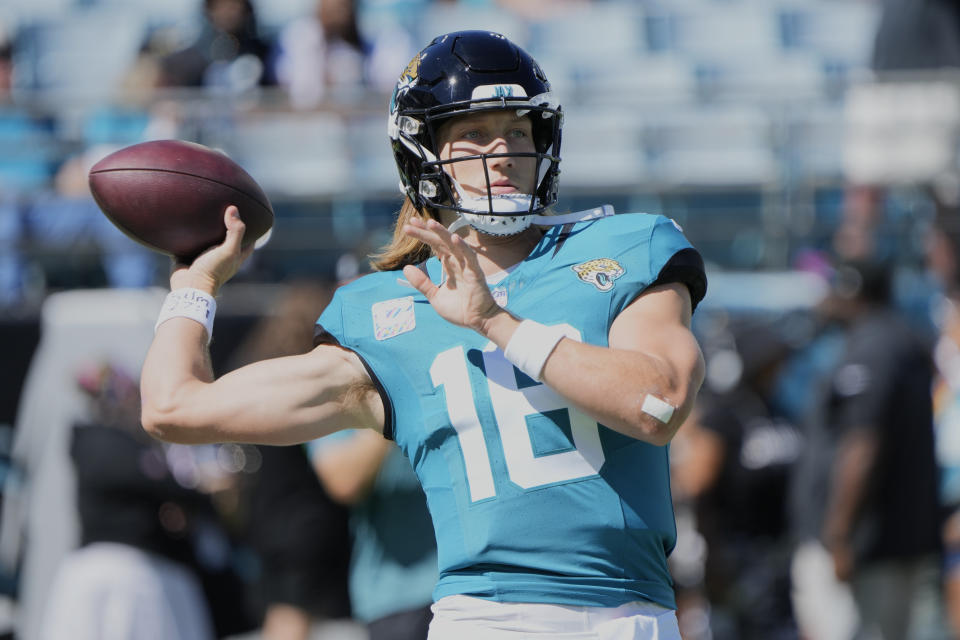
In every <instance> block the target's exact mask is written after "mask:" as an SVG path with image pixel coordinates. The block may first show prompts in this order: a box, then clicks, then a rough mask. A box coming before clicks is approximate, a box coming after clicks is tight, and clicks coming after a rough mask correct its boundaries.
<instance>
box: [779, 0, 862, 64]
mask: <svg viewBox="0 0 960 640" xmlns="http://www.w3.org/2000/svg"><path fill="white" fill-rule="evenodd" d="M879 5H880V3H877V2H858V1H855V0H808V1H805V2H794V3H790V4H785V5H783V6H782V7H781V9H780V20H781V24H782V26H783V35H784V41H785V45H786V46H787V47H789V48H794V49H803V50H807V51H810V52H813V53H815V54H817V55H819V56H820V57H821V58H823V59H824V60H825V61H827V62H828V63H832V64H834V65H840V66H842V67H844V68H845V69H852V68H863V67H866V66H867V65H868V63H869V60H870V55H871V53H872V51H873V39H874V36H875V34H876V29H877V24H878V22H879V19H880V6H879Z"/></svg>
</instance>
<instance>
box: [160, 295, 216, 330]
mask: <svg viewBox="0 0 960 640" xmlns="http://www.w3.org/2000/svg"><path fill="white" fill-rule="evenodd" d="M216 313H217V301H216V300H215V299H214V297H213V296H211V295H210V294H209V293H207V292H206V291H201V290H200V289H191V288H189V287H187V288H183V289H176V290H174V291H171V292H170V293H168V294H167V297H166V299H165V300H164V301H163V306H162V307H161V308H160V317H158V318H157V324H155V325H154V327H153V330H154V332H156V330H157V328H158V327H159V326H160V325H161V324H163V323H164V322H166V321H167V320H169V319H170V318H190V319H191V320H195V321H196V322H199V323H200V324H202V325H203V328H204V329H206V330H207V344H210V340H211V339H212V338H213V317H214V316H215V315H216Z"/></svg>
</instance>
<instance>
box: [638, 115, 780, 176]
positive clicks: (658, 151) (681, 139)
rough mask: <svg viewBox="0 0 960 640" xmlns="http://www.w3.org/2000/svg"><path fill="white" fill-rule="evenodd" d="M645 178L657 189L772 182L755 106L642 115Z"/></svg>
mask: <svg viewBox="0 0 960 640" xmlns="http://www.w3.org/2000/svg"><path fill="white" fill-rule="evenodd" d="M646 116H647V123H646V124H647V131H648V134H647V138H646V139H647V142H648V145H649V147H650V150H651V154H652V159H651V173H652V175H653V176H654V177H655V178H656V180H657V181H658V182H659V183H661V184H663V185H667V186H670V185H674V186H676V185H684V186H695V185H699V186H735V185H744V186H747V185H764V184H772V183H774V182H775V181H776V180H777V179H778V176H779V166H778V164H777V158H776V154H775V152H774V147H773V137H772V129H771V122H770V119H769V116H768V114H767V113H765V112H764V111H763V110H761V109H760V108H758V107H753V106H745V105H714V106H709V107H686V108H675V109H661V110H658V112H653V111H652V110H651V111H648V112H647V113H646Z"/></svg>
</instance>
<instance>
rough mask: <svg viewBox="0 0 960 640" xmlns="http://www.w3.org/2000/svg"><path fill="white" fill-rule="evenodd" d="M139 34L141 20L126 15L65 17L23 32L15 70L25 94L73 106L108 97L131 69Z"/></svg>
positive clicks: (95, 12) (97, 13)
mask: <svg viewBox="0 0 960 640" xmlns="http://www.w3.org/2000/svg"><path fill="white" fill-rule="evenodd" d="M144 33H145V22H144V18H143V17H142V16H141V15H139V14H137V13H136V12H132V11H119V10H110V11H106V10H97V9H95V8H93V9H89V10H85V11H74V12H70V13H68V14H67V15H65V16H62V17H60V18H55V19H50V20H45V21H39V22H36V23H34V24H32V25H30V26H29V27H26V28H25V29H24V34H23V35H24V39H23V41H22V45H21V46H22V49H21V50H19V51H18V69H20V70H21V71H22V72H23V73H25V74H26V76H27V83H26V86H24V87H23V88H25V89H30V90H42V91H46V92H49V94H51V95H53V94H56V95H62V96H69V98H70V99H71V100H72V101H74V102H73V104H74V105H76V104H77V103H78V102H85V101H95V102H102V101H105V100H107V99H109V98H111V97H112V95H113V93H114V91H115V89H116V87H117V86H118V84H119V82H120V79H121V78H122V77H123V75H124V74H125V73H126V72H127V71H128V69H129V68H130V66H131V65H132V63H133V61H134V59H135V57H136V55H137V51H138V50H139V48H140V43H141V40H142V38H143V35H144Z"/></svg>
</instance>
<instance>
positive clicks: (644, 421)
mask: <svg viewBox="0 0 960 640" xmlns="http://www.w3.org/2000/svg"><path fill="white" fill-rule="evenodd" d="M699 353H700V352H699V350H698V349H697V350H691V351H690V353H689V354H684V356H682V357H678V356H674V357H671V358H669V359H667V358H664V357H662V356H657V355H653V354H650V353H644V352H641V351H630V350H626V349H611V348H607V347H598V346H594V345H588V344H582V343H579V342H576V341H574V340H569V339H564V340H561V341H560V343H559V344H557V346H556V348H555V349H554V351H553V353H552V354H551V355H550V358H549V359H548V360H547V363H546V366H545V367H544V370H543V380H544V382H546V383H547V384H548V385H550V387H552V388H553V389H554V390H556V391H557V392H559V393H560V394H561V395H563V396H564V397H565V398H567V399H568V400H570V402H571V403H572V404H573V405H574V406H576V407H577V408H578V409H580V410H581V411H583V412H584V413H586V414H588V415H590V416H591V417H593V418H594V419H595V420H597V421H598V422H600V423H601V424H604V425H606V426H608V427H610V428H611V429H614V430H616V431H619V432H620V433H623V434H624V435H627V436H630V437H632V438H636V439H638V440H643V441H644V442H649V443H650V444H654V445H657V446H662V445H665V444H667V443H668V442H670V440H671V439H672V438H673V436H674V434H675V433H676V432H677V429H679V428H680V425H682V424H683V422H684V421H685V420H686V419H687V416H688V415H689V414H690V411H691V410H692V409H693V403H694V400H695V399H696V395H697V392H698V391H699V389H700V384H701V383H702V381H703V360H702V357H700V355H699Z"/></svg>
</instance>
